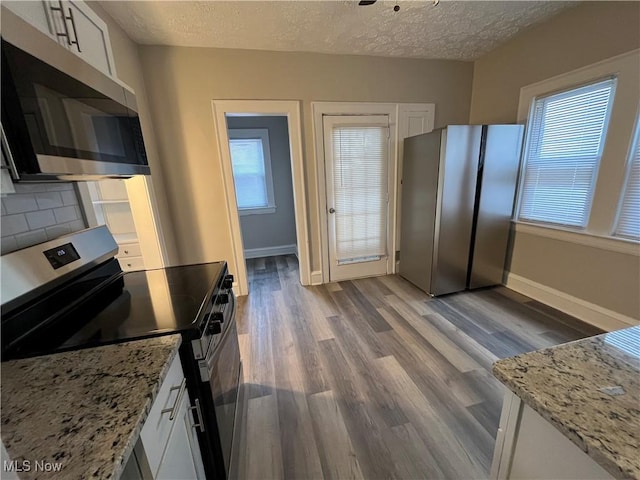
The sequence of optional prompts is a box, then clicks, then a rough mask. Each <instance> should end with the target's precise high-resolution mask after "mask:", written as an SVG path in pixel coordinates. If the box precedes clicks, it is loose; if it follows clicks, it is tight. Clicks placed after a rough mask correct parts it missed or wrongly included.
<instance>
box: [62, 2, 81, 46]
mask: <svg viewBox="0 0 640 480" xmlns="http://www.w3.org/2000/svg"><path fill="white" fill-rule="evenodd" d="M66 18H67V19H69V20H71V26H72V27H73V36H74V37H75V40H71V37H69V45H75V46H76V48H77V49H78V53H82V50H80V43H79V42H78V30H77V29H76V19H75V18H74V16H73V10H71V7H69V15H68V16H67V17H66ZM64 24H65V25H66V24H67V22H66V20H65V22H64ZM68 33H69V31H68V30H67V34H68Z"/></svg>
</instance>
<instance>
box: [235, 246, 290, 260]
mask: <svg viewBox="0 0 640 480" xmlns="http://www.w3.org/2000/svg"><path fill="white" fill-rule="evenodd" d="M297 248H298V247H297V245H296V244H295V243H294V244H292V245H279V246H277V247H264V248H247V249H245V251H244V258H260V257H275V256H277V255H289V254H292V253H296V250H297Z"/></svg>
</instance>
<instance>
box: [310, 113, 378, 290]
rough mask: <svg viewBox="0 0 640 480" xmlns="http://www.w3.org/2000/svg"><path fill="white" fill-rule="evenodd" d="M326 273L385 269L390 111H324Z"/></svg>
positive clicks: (354, 274)
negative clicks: (388, 112) (358, 113)
mask: <svg viewBox="0 0 640 480" xmlns="http://www.w3.org/2000/svg"><path fill="white" fill-rule="evenodd" d="M323 128H324V151H325V170H326V172H325V173H326V175H325V179H326V192H327V232H328V238H329V245H328V247H329V279H330V281H332V282H335V281H339V280H346V279H350V278H358V277H369V276H375V275H385V274H387V273H388V272H389V271H390V270H389V267H390V265H389V258H390V257H389V248H390V245H389V244H390V239H389V193H388V192H389V177H390V175H389V163H390V162H389V158H390V152H389V149H390V142H389V117H388V116H387V115H340V116H331V115H326V116H324V117H323Z"/></svg>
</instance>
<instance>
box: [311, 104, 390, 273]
mask: <svg viewBox="0 0 640 480" xmlns="http://www.w3.org/2000/svg"><path fill="white" fill-rule="evenodd" d="M311 109H312V113H313V142H314V151H315V154H316V165H317V171H316V174H317V175H316V178H317V185H316V202H317V204H318V210H319V212H318V213H319V214H320V215H319V221H320V225H319V227H320V228H319V229H318V239H317V241H318V245H320V256H321V258H322V283H329V282H330V280H329V232H328V229H327V215H328V212H327V188H326V185H327V184H326V167H325V158H324V153H325V152H324V128H323V121H322V117H323V116H324V115H388V117H389V179H388V184H389V213H388V223H389V228H388V230H387V245H388V248H389V256H390V257H391V261H389V262H387V274H391V273H395V269H396V262H395V252H396V222H397V218H396V215H397V212H396V204H397V198H396V197H397V188H396V184H397V182H398V142H397V138H398V118H397V117H398V113H397V110H398V104H397V103H360V102H311Z"/></svg>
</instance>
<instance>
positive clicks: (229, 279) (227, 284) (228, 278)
mask: <svg viewBox="0 0 640 480" xmlns="http://www.w3.org/2000/svg"><path fill="white" fill-rule="evenodd" d="M231 287H233V275H225V277H224V280H223V281H222V288H224V289H225V290H229V289H230V288H231Z"/></svg>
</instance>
